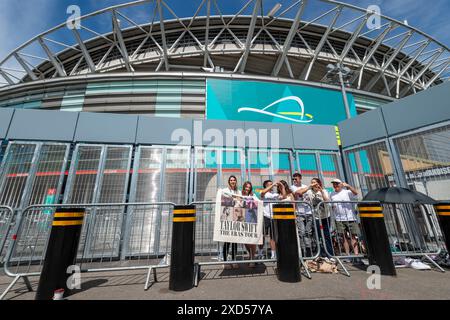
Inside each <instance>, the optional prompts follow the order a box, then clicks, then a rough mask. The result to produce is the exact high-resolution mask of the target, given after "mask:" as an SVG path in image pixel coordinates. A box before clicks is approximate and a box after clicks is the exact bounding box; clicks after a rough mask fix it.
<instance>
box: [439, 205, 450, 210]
mask: <svg viewBox="0 0 450 320" xmlns="http://www.w3.org/2000/svg"><path fill="white" fill-rule="evenodd" d="M448 209H450V206H436V210H448Z"/></svg>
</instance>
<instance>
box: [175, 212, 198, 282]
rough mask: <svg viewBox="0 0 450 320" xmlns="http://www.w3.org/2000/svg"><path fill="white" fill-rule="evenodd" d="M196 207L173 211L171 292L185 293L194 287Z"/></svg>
mask: <svg viewBox="0 0 450 320" xmlns="http://www.w3.org/2000/svg"><path fill="white" fill-rule="evenodd" d="M195 215H196V209H195V206H192V205H190V206H175V207H174V209H173V227H172V249H171V262H170V279H169V290H173V291H184V290H189V289H192V288H193V286H194V249H195V242H194V241H195V238H194V234H195V233H194V230H195Z"/></svg>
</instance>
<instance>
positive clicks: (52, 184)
mask: <svg viewBox="0 0 450 320" xmlns="http://www.w3.org/2000/svg"><path fill="white" fill-rule="evenodd" d="M67 148H68V146H67V145H54V144H44V145H43V146H42V148H41V152H40V156H39V160H38V164H37V171H36V175H35V177H34V179H33V186H32V191H31V197H30V202H29V204H42V203H44V204H56V203H57V201H58V196H59V195H58V194H57V190H58V185H59V183H60V182H61V179H63V178H64V174H65V171H64V170H65V165H66V161H65V155H66V152H67Z"/></svg>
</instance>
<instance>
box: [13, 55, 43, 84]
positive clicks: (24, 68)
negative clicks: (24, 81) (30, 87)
mask: <svg viewBox="0 0 450 320" xmlns="http://www.w3.org/2000/svg"><path fill="white" fill-rule="evenodd" d="M14 57H15V58H16V60H17V62H19V64H20V65H21V66H22V68H23V70H25V72H26V73H27V74H28V76H29V77H30V78H31V80H38V77H37V76H36V75H35V74H34V72H33V71H32V70H31V69H30V67H29V66H28V64H27V62H26V61H25V59H24V58H22V57H21V56H20V55H19V53H17V52H14Z"/></svg>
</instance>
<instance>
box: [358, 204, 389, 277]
mask: <svg viewBox="0 0 450 320" xmlns="http://www.w3.org/2000/svg"><path fill="white" fill-rule="evenodd" d="M358 211H359V216H360V218H361V225H362V228H363V231H364V236H365V242H366V245H367V250H368V255H369V264H370V265H376V266H378V267H379V268H380V271H381V274H382V275H386V276H396V275H397V272H396V271H395V266H394V261H393V260H392V253H391V247H390V245H389V238H388V234H387V231H386V224H385V223H384V214H383V207H382V206H381V204H379V203H364V202H363V203H359V204H358Z"/></svg>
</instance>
